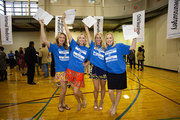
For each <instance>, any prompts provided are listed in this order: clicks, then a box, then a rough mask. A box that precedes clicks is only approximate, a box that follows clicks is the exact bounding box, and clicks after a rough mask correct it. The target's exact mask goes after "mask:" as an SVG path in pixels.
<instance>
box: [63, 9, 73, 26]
mask: <svg viewBox="0 0 180 120" xmlns="http://www.w3.org/2000/svg"><path fill="white" fill-rule="evenodd" d="M65 13H66V18H65V22H66V24H73V23H74V19H75V9H70V10H67V11H65Z"/></svg>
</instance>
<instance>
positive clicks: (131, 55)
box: [129, 50, 136, 69]
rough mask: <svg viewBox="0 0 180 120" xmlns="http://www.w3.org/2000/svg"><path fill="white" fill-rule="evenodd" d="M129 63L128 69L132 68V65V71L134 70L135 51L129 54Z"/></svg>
mask: <svg viewBox="0 0 180 120" xmlns="http://www.w3.org/2000/svg"><path fill="white" fill-rule="evenodd" d="M129 63H130V68H132V64H134V69H136V62H135V50H131V53H130V54H129Z"/></svg>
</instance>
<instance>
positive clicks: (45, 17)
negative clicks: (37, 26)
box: [33, 8, 53, 25]
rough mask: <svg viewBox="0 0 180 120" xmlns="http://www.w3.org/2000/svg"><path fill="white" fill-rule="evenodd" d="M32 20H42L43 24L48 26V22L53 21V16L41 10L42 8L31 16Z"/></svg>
mask: <svg viewBox="0 0 180 120" xmlns="http://www.w3.org/2000/svg"><path fill="white" fill-rule="evenodd" d="M33 18H34V19H36V20H38V19H41V20H44V24H45V25H48V24H49V22H50V21H51V20H52V19H53V16H52V15H51V14H49V13H48V12H46V11H45V10H43V9H42V8H39V9H38V11H37V12H36V14H35V15H34V16H33Z"/></svg>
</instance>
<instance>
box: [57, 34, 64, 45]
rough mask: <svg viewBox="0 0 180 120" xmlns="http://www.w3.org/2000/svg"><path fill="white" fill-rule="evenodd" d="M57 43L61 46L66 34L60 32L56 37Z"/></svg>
mask: <svg viewBox="0 0 180 120" xmlns="http://www.w3.org/2000/svg"><path fill="white" fill-rule="evenodd" d="M56 41H57V44H58V45H60V46H63V44H64V43H65V42H66V36H65V35H64V34H63V33H60V34H59V35H58V36H57V38H56Z"/></svg>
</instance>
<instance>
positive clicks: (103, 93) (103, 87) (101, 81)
mask: <svg viewBox="0 0 180 120" xmlns="http://www.w3.org/2000/svg"><path fill="white" fill-rule="evenodd" d="M100 83H101V101H100V103H99V110H102V109H103V100H104V96H105V92H106V80H100Z"/></svg>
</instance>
